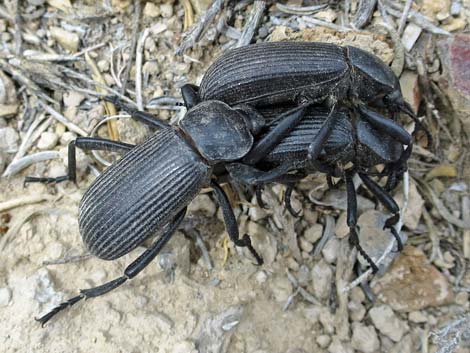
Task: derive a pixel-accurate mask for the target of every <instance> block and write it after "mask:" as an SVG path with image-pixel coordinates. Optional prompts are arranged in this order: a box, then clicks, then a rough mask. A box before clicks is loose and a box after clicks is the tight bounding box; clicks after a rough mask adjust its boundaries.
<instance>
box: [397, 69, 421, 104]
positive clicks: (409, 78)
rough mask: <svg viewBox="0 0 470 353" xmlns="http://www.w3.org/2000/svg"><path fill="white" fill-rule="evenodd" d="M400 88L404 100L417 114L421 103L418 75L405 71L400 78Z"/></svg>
mask: <svg viewBox="0 0 470 353" xmlns="http://www.w3.org/2000/svg"><path fill="white" fill-rule="evenodd" d="M400 86H401V91H402V93H403V98H404V100H405V101H406V102H408V103H410V105H411V108H412V109H413V111H414V112H415V113H417V112H418V108H419V105H420V103H421V92H420V90H419V82H418V75H417V74H416V73H414V72H411V71H404V72H403V73H402V74H401V76H400Z"/></svg>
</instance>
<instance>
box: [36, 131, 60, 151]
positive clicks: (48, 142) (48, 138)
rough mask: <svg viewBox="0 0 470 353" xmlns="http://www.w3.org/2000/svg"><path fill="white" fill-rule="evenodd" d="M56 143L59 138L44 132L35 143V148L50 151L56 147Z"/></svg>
mask: <svg viewBox="0 0 470 353" xmlns="http://www.w3.org/2000/svg"><path fill="white" fill-rule="evenodd" d="M57 141H59V136H57V135H56V134H55V133H54V132H49V131H44V132H43V133H42V134H41V137H40V138H39V141H38V142H37V147H38V148H39V149H40V150H43V151H44V150H50V149H53V148H54V147H55V146H56V145H57Z"/></svg>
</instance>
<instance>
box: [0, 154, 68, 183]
mask: <svg viewBox="0 0 470 353" xmlns="http://www.w3.org/2000/svg"><path fill="white" fill-rule="evenodd" d="M59 157H60V154H59V152H58V151H43V152H37V153H33V154H30V155H29V156H26V157H23V158H20V159H18V160H16V161H14V162H12V163H10V165H9V166H8V168H7V169H6V170H5V172H3V175H2V176H3V177H11V176H13V175H15V174H16V173H18V172H19V171H20V170H23V169H24V168H26V167H29V166H30V165H33V164H35V163H39V162H43V161H47V160H49V159H56V158H59Z"/></svg>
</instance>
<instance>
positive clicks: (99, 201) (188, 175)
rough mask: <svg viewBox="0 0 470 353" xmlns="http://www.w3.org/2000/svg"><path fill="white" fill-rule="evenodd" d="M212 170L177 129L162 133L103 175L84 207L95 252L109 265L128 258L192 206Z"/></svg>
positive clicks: (85, 230) (88, 241)
mask: <svg viewBox="0 0 470 353" xmlns="http://www.w3.org/2000/svg"><path fill="white" fill-rule="evenodd" d="M209 178H210V168H209V166H207V165H206V164H205V163H204V162H203V161H202V160H201V158H200V157H199V156H198V155H197V154H196V153H195V152H193V150H192V149H191V148H190V147H189V146H188V145H187V143H186V142H185V141H184V140H183V139H182V138H181V137H180V136H179V135H178V134H177V133H176V131H175V130H173V129H172V128H166V129H162V130H159V131H158V132H157V133H156V134H155V135H154V136H152V137H151V138H150V139H148V140H146V141H145V142H144V143H143V144H141V145H139V146H137V147H135V148H134V149H132V150H131V151H129V152H128V153H127V154H126V155H125V156H124V157H123V158H122V159H121V160H119V161H118V162H117V163H116V164H114V165H113V166H111V167H110V168H108V169H107V170H106V171H105V172H104V173H103V174H102V175H100V176H99V177H98V178H97V179H96V180H95V181H94V182H93V184H92V185H91V186H90V188H89V189H88V190H87V192H86V193H85V195H84V196H83V199H82V201H81V203H80V208H79V227H80V233H81V235H82V238H83V241H84V243H85V245H86V246H87V248H88V249H89V251H90V252H91V253H92V254H94V255H96V256H97V257H100V258H102V259H105V260H112V259H116V258H118V257H120V256H122V255H124V254H127V253H128V252H130V251H131V250H133V249H134V248H136V247H137V246H138V245H139V244H141V243H142V242H143V241H144V240H145V239H146V238H147V237H148V236H150V235H152V233H153V232H154V231H156V230H158V229H160V228H162V227H163V226H165V225H166V224H167V223H168V222H169V221H171V217H173V216H174V215H175V214H177V213H178V212H179V211H180V210H181V209H183V208H184V207H185V206H186V205H188V204H189V203H190V202H191V200H192V199H193V198H194V197H195V196H196V195H197V194H198V193H199V191H200V189H201V188H202V187H203V186H204V185H207V183H208V181H209Z"/></svg>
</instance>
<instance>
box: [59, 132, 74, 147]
mask: <svg viewBox="0 0 470 353" xmlns="http://www.w3.org/2000/svg"><path fill="white" fill-rule="evenodd" d="M76 138H77V135H76V134H75V133H73V132H71V131H65V132H64V133H63V134H62V136H61V137H60V144H61V145H68V144H69V142H71V141H73V140H75V139H76Z"/></svg>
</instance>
